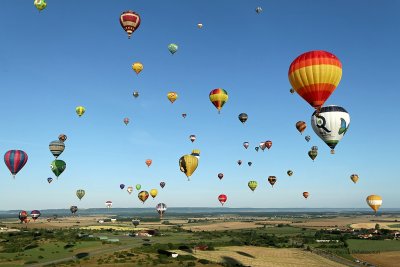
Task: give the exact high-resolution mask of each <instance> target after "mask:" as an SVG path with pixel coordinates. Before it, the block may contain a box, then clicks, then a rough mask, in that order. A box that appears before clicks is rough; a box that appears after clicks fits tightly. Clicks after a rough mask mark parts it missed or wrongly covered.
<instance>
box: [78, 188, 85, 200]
mask: <svg viewBox="0 0 400 267" xmlns="http://www.w3.org/2000/svg"><path fill="white" fill-rule="evenodd" d="M84 195H85V190H83V189H78V190H76V196H77V197H78V198H79V200H81V199H82V198H83V196H84Z"/></svg>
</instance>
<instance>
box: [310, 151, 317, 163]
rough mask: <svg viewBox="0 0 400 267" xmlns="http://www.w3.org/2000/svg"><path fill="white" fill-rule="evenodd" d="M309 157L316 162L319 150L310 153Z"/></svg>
mask: <svg viewBox="0 0 400 267" xmlns="http://www.w3.org/2000/svg"><path fill="white" fill-rule="evenodd" d="M308 156H309V157H310V158H311V159H312V160H313V161H314V159H315V158H316V157H317V156H318V150H310V151H308Z"/></svg>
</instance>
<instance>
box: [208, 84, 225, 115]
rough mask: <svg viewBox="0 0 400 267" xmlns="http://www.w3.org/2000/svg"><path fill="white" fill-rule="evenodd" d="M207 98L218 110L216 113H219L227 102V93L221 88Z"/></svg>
mask: <svg viewBox="0 0 400 267" xmlns="http://www.w3.org/2000/svg"><path fill="white" fill-rule="evenodd" d="M209 97H210V101H211V103H212V104H213V105H214V106H215V107H216V108H217V109H218V113H220V112H221V109H222V107H223V106H224V105H225V103H226V102H227V101H228V93H227V92H226V91H225V90H224V89H222V88H217V89H214V90H212V91H211V92H210V95H209Z"/></svg>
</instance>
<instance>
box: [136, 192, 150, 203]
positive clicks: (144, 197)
mask: <svg viewBox="0 0 400 267" xmlns="http://www.w3.org/2000/svg"><path fill="white" fill-rule="evenodd" d="M138 198H139V199H140V201H142V202H143V204H144V202H145V201H146V200H147V199H148V198H149V192H147V191H140V192H139V194H138Z"/></svg>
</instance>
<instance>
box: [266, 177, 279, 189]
mask: <svg viewBox="0 0 400 267" xmlns="http://www.w3.org/2000/svg"><path fill="white" fill-rule="evenodd" d="M276 181H277V179H276V177H275V176H269V177H268V182H269V183H270V184H271V185H272V187H274V184H275V183H276Z"/></svg>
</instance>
